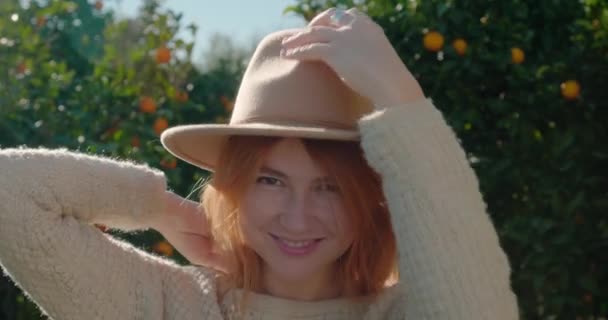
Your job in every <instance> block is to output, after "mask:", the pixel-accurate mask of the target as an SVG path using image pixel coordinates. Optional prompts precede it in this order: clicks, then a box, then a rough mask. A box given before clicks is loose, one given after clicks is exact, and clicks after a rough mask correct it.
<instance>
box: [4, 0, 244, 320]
mask: <svg viewBox="0 0 608 320" xmlns="http://www.w3.org/2000/svg"><path fill="white" fill-rule="evenodd" d="M20 3H22V2H20V1H18V0H4V1H2V2H0V13H1V14H0V17H1V18H0V30H2V34H1V35H0V92H2V94H1V95H0V147H2V148H5V147H11V146H18V145H27V146H29V147H36V146H45V147H49V148H54V147H67V148H69V149H73V150H80V151H83V152H89V153H95V154H100V155H106V156H112V157H119V158H129V159H133V160H136V161H139V162H146V163H148V164H149V165H151V166H153V167H157V168H160V169H162V170H164V171H165V173H166V174H167V177H168V179H169V183H170V187H171V188H172V189H173V190H175V191H176V192H178V193H180V194H182V195H188V194H190V193H191V191H193V190H192V189H193V187H196V183H197V182H198V181H200V179H201V178H204V172H203V171H202V170H195V169H194V168H192V166H189V165H187V164H185V163H184V162H181V161H177V159H175V158H174V157H172V156H171V155H170V154H169V153H168V152H166V151H165V150H164V149H163V148H162V146H161V144H160V140H159V135H160V133H161V132H162V131H163V130H164V129H166V128H167V126H173V125H177V124H186V123H199V122H214V121H217V122H225V121H226V119H227V116H228V114H229V111H230V108H231V106H232V100H233V97H234V94H235V92H234V91H235V90H236V88H237V87H238V81H239V80H240V76H241V74H242V72H243V71H244V70H243V68H244V67H243V64H242V63H241V61H220V62H221V63H218V64H217V65H216V66H215V67H214V68H212V69H211V70H208V71H207V72H206V73H200V72H199V71H197V70H196V69H195V68H193V66H192V62H191V55H192V49H193V46H194V43H192V42H188V41H185V40H184V39H182V38H180V36H179V34H178V32H179V31H180V29H183V26H182V23H181V22H180V21H181V14H179V13H176V12H173V11H171V10H164V9H162V8H161V7H160V6H159V3H158V1H153V0H147V1H144V2H143V5H142V7H141V10H140V11H139V14H138V16H137V17H135V18H133V19H126V20H118V19H116V18H115V17H114V14H113V12H112V11H111V10H108V6H107V3H104V2H103V1H95V2H92V1H91V2H90V1H87V0H74V1H63V0H55V1H30V2H28V5H27V6H26V7H24V6H22V5H21V4H20ZM196 29H197V27H196V26H195V25H189V26H186V27H185V31H186V32H190V33H191V34H192V35H193V36H194V35H195V33H196ZM180 34H181V33H180ZM194 195H196V193H194ZM99 228H100V229H101V230H103V231H105V232H111V233H113V234H114V235H115V236H117V237H122V238H124V239H127V240H128V241H131V242H132V243H134V244H135V245H137V246H139V247H141V248H144V249H146V250H149V251H152V252H156V253H158V254H162V255H166V256H170V257H171V258H173V259H175V260H176V261H177V262H180V263H185V259H183V257H182V256H181V255H179V253H178V252H174V250H173V248H172V247H171V246H170V245H169V244H168V243H166V242H165V241H164V240H163V239H162V237H161V236H160V235H159V234H158V233H156V232H152V231H150V232H145V233H138V234H121V233H118V232H115V231H113V230H105V227H104V226H99ZM0 302H1V303H0V306H1V307H0V319H29V318H32V319H33V318H37V317H39V315H38V311H36V308H35V307H34V306H33V305H32V304H31V303H29V302H28V301H27V300H26V299H25V298H24V296H23V294H22V293H20V292H19V291H18V289H17V288H15V287H14V286H13V285H12V284H11V283H10V282H9V281H8V279H6V278H2V279H0Z"/></svg>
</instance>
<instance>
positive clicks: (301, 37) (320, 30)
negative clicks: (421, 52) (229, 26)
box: [281, 8, 425, 107]
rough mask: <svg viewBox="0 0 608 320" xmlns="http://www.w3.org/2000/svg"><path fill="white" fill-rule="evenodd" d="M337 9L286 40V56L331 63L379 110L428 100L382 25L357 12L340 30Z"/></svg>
mask: <svg viewBox="0 0 608 320" xmlns="http://www.w3.org/2000/svg"><path fill="white" fill-rule="evenodd" d="M335 10H336V9H335V8H331V9H328V10H326V11H324V12H322V13H320V14H318V15H317V16H316V17H315V18H314V19H313V20H312V21H311V22H310V23H309V25H308V27H307V28H306V29H305V30H304V31H302V32H300V33H297V34H295V35H293V36H291V37H289V38H287V39H285V40H284V41H283V50H282V51H281V55H282V57H284V58H288V59H298V60H321V61H323V62H325V63H327V64H328V65H329V66H330V67H332V69H334V70H335V71H336V73H337V74H338V75H339V76H340V78H341V79H342V80H343V81H344V82H345V83H346V84H347V85H348V86H350V87H351V88H352V89H353V90H354V91H356V92H358V93H359V94H361V95H363V96H365V97H367V98H368V99H370V100H371V101H372V102H373V103H374V105H375V106H376V107H391V106H397V105H402V104H405V103H408V102H412V101H415V100H418V99H422V98H424V97H425V96H424V93H423V91H422V88H421V87H420V85H419V83H418V81H416V79H415V78H414V76H413V75H412V74H411V73H410V71H409V70H408V69H407V67H406V66H405V65H404V64H403V62H402V61H401V59H400V58H399V56H398V54H397V52H396V51H395V49H394V48H393V46H392V45H391V44H390V42H389V40H388V39H387V37H386V35H385V34H384V30H382V28H381V27H380V26H379V25H378V24H377V23H376V22H374V21H373V20H372V19H371V18H370V17H368V16H367V15H365V14H364V13H362V12H359V11H358V10H357V9H356V8H351V9H348V10H346V13H345V16H344V17H343V19H342V20H341V23H340V26H335V25H333V24H332V21H331V15H332V14H333V13H334V12H335ZM342 21H343V22H342Z"/></svg>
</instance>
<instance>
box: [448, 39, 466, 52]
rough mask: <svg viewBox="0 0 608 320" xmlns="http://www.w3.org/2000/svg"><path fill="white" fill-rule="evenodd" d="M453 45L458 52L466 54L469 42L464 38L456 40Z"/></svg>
mask: <svg viewBox="0 0 608 320" xmlns="http://www.w3.org/2000/svg"><path fill="white" fill-rule="evenodd" d="M452 47H454V50H456V53H457V54H458V55H460V56H464V54H465V53H466V52H467V42H466V41H465V40H464V39H462V38H458V39H456V40H454V42H452Z"/></svg>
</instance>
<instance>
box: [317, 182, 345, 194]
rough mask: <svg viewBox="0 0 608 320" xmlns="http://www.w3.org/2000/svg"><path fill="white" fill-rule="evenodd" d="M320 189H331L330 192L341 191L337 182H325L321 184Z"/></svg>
mask: <svg viewBox="0 0 608 320" xmlns="http://www.w3.org/2000/svg"><path fill="white" fill-rule="evenodd" d="M317 189H318V190H320V191H329V192H333V193H340V187H338V186H337V185H335V184H330V183H324V184H321V185H319V187H318V188H317Z"/></svg>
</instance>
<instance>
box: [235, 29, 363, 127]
mask: <svg viewBox="0 0 608 320" xmlns="http://www.w3.org/2000/svg"><path fill="white" fill-rule="evenodd" d="M298 31H301V29H289V30H283V31H279V32H274V33H271V34H270V35H267V36H266V37H265V38H264V39H262V41H261V42H260V44H259V45H258V47H257V49H256V51H255V53H254V54H253V57H252V59H251V62H250V64H249V66H248V68H247V71H246V72H245V74H244V76H243V79H242V81H241V85H240V87H239V90H238V94H237V97H236V99H235V103H234V109H233V112H232V116H231V118H230V124H231V125H232V124H244V123H266V124H275V125H289V126H296V127H297V126H303V127H320V128H331V129H350V130H354V129H356V125H357V120H358V119H359V118H360V117H361V116H362V115H363V114H365V113H367V112H370V111H371V110H372V105H371V103H370V101H369V100H368V99H366V98H364V97H363V96H361V95H359V94H357V93H356V92H355V91H353V90H352V89H350V88H349V87H348V86H347V85H346V84H344V82H342V80H341V79H340V78H339V77H338V75H337V74H336V73H335V71H334V70H333V69H331V67H329V66H328V65H327V64H325V63H323V62H318V61H298V60H295V59H286V58H281V57H280V50H281V48H282V45H281V41H282V39H283V38H286V37H288V36H290V35H292V34H294V33H296V32H298Z"/></svg>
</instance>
